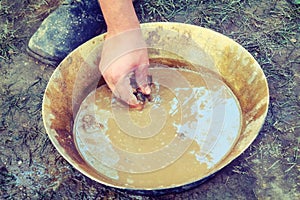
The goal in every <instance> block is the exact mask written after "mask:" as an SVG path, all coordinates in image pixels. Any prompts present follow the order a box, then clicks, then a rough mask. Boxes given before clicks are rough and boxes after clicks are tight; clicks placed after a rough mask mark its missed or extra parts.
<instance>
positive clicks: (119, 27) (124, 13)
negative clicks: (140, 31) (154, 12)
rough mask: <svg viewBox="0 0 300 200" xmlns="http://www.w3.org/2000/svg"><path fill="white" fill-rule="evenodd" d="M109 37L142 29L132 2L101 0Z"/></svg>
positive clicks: (129, 0) (128, 0)
mask: <svg viewBox="0 0 300 200" xmlns="http://www.w3.org/2000/svg"><path fill="white" fill-rule="evenodd" d="M99 3H100V6H101V10H102V13H103V16H104V19H105V22H106V24H107V32H108V35H109V36H113V35H116V34H119V33H121V32H124V31H127V30H131V29H137V28H139V27H140V25H139V21H138V18H137V16H136V14H135V10H134V7H133V3H132V0H99Z"/></svg>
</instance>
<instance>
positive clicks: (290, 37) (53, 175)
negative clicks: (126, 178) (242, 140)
mask: <svg viewBox="0 0 300 200" xmlns="http://www.w3.org/2000/svg"><path fill="white" fill-rule="evenodd" d="M58 3H59V1H55V0H50V1H42V0H39V1H27V0H22V1H19V2H9V1H6V0H3V1H1V2H0V21H1V23H0V30H1V34H0V40H1V49H0V70H1V81H0V85H1V87H0V94H1V96H0V106H1V121H0V137H1V140H0V146H1V151H0V183H1V185H0V188H1V189H0V196H1V199H117V198H118V199H299V197H300V185H299V183H300V180H299V169H300V159H299V143H300V117H299V116H300V103H299V102H300V96H299V93H300V86H299V83H300V76H299V75H300V56H299V52H300V45H299V44H300V42H299V41H300V31H299V24H300V8H299V5H298V6H297V5H293V4H291V3H290V1H285V0H271V1H258V0H256V1H250V0H237V1H231V0H222V1H213V0H210V1H186V0H158V1H149V0H140V1H139V2H138V3H137V4H136V5H135V6H136V10H137V12H138V15H139V18H140V20H141V21H142V22H151V21H178V22H184V23H190V24H195V25H200V26H203V27H207V28H211V29H213V30H216V31H218V32H220V33H222V34H225V35H227V36H229V37H231V38H232V39H234V40H235V41H237V42H239V43H240V44H241V45H242V46H244V47H245V48H246V49H247V50H248V51H249V52H250V53H251V54H252V55H253V56H254V57H255V58H256V59H257V61H258V62H259V63H260V65H261V67H262V68H263V70H264V73H265V74H266V76H267V79H268V83H269V89H270V100H271V103H270V107H269V112H268V116H267V119H266V122H265V124H264V126H263V128H262V130H261V132H260V134H259V136H258V137H257V139H256V140H255V142H254V143H253V144H252V145H251V146H250V148H248V149H247V150H246V152H245V153H244V154H243V155H241V156H240V157H239V158H237V159H236V160H235V161H234V162H232V163H231V164H230V165H228V166H227V167H226V168H224V169H223V170H221V171H220V172H218V173H217V174H216V175H215V176H214V177H213V178H211V179H210V180H208V181H207V182H205V183H204V184H202V185H200V186H199V187H197V188H195V189H192V190H189V191H186V192H183V193H180V194H169V195H165V196H161V197H145V196H137V195H131V194H126V193H124V192H120V191H115V190H113V189H111V188H108V187H105V186H103V185H101V184H98V183H96V182H94V181H92V180H90V179H89V178H87V177H85V176H84V175H82V174H81V173H79V172H78V171H77V170H75V169H74V168H73V167H72V166H70V165H69V164H68V163H67V162H66V161H65V160H64V159H63V158H62V157H61V156H60V155H59V154H58V152H57V151H56V149H55V148H54V147H53V146H52V144H51V142H50V141H49V139H48V137H47V135H46V132H45V129H44V127H43V122H42V118H41V104H42V97H43V92H44V90H45V87H46V84H47V82H48V80H49V77H50V76H51V74H52V72H53V70H54V69H53V68H51V67H49V66H46V65H44V64H42V63H39V62H37V61H36V60H34V59H32V58H30V57H29V56H28V55H27V54H26V51H25V48H26V44H27V42H28V40H29V38H30V36H31V35H32V34H33V33H34V31H35V30H36V28H37V27H38V26H39V24H40V23H41V21H42V19H43V18H45V17H46V16H47V15H48V14H49V13H50V12H51V11H52V10H53V9H55V7H56V6H57V5H58Z"/></svg>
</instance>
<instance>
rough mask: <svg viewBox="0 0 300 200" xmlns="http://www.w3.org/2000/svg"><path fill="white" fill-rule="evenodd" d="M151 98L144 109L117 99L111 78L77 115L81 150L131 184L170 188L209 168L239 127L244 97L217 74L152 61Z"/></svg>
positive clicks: (97, 167)
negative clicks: (136, 108) (233, 90)
mask: <svg viewBox="0 0 300 200" xmlns="http://www.w3.org/2000/svg"><path fill="white" fill-rule="evenodd" d="M149 70H150V74H151V75H152V78H153V87H152V97H151V98H152V99H151V101H149V102H146V104H145V108H144V109H143V110H142V111H139V110H132V109H129V108H128V107H127V106H125V105H124V104H122V103H120V102H119V101H117V100H116V99H115V98H114V97H113V95H112V93H111V91H110V90H109V89H108V87H107V86H106V85H102V86H100V87H99V88H97V89H96V90H94V91H92V92H91V93H90V94H89V95H88V96H87V97H86V98H85V99H84V101H83V102H82V104H81V106H80V108H79V111H78V113H77V115H76V118H75V121H74V128H73V130H74V131H73V132H74V139H75V143H76V147H77V150H78V152H79V153H80V155H81V157H82V158H83V159H84V160H85V161H86V163H88V165H89V166H90V167H92V168H94V169H95V170H96V171H97V172H98V173H99V174H100V175H102V176H105V177H107V178H108V180H109V181H110V182H111V183H112V184H114V182H115V183H117V184H118V185H123V186H124V187H126V188H166V187H174V186H180V185H184V184H187V183H191V182H193V181H196V180H199V179H201V178H203V177H205V176H207V175H209V174H210V173H211V171H213V170H214V169H215V166H216V165H217V164H218V163H220V162H221V161H222V159H224V158H225V157H226V156H227V155H228V153H229V152H230V151H231V149H232V147H233V146H234V145H235V143H236V141H237V139H238V138H239V135H240V131H241V122H242V114H241V109H240V105H239V102H238V100H237V98H236V97H235V95H234V94H233V92H232V91H231V90H230V88H229V87H228V86H227V85H226V84H225V83H224V82H223V81H222V79H220V78H219V77H218V76H215V75H214V74H213V73H204V74H201V73H197V72H194V71H191V70H187V69H181V68H171V67H153V68H150V69H149Z"/></svg>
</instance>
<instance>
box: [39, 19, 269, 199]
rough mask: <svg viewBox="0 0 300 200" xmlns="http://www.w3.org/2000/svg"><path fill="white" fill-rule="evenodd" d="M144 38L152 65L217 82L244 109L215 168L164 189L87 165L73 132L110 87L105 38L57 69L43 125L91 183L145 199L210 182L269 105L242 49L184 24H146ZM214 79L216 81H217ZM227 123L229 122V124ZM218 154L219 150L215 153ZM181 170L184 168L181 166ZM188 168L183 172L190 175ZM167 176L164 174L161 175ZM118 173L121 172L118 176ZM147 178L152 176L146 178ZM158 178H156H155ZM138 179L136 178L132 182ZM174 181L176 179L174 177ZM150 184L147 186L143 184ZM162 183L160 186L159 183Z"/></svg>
mask: <svg viewBox="0 0 300 200" xmlns="http://www.w3.org/2000/svg"><path fill="white" fill-rule="evenodd" d="M142 30H143V35H144V38H145V40H146V43H147V45H148V47H149V57H150V62H151V63H156V64H157V63H159V64H164V65H168V66H175V67H177V68H179V69H181V68H184V69H188V70H190V71H193V72H197V73H200V74H210V75H211V76H210V77H218V80H220V81H221V82H222V83H225V84H226V87H228V89H229V90H230V91H231V93H232V94H233V95H234V96H235V97H236V99H237V101H238V104H239V112H240V123H239V125H240V127H239V129H238V134H236V138H233V139H232V140H234V141H233V142H231V143H230V144H231V146H229V147H230V149H229V148H228V149H227V150H228V152H225V153H224V154H222V157H220V158H219V160H218V161H217V162H214V165H213V166H211V167H209V168H207V169H206V170H205V171H202V172H199V173H197V174H199V175H197V176H195V177H194V178H193V179H187V180H186V181H182V182H176V183H173V184H172V181H168V182H167V183H166V184H165V185H162V184H161V183H158V184H157V185H156V184H155V181H154V183H153V184H150V185H149V184H148V185H147V184H146V185H142V184H137V185H135V182H133V181H132V180H133V179H134V178H135V179H138V178H139V177H140V178H141V179H145V180H146V179H147V180H149V179H151V178H153V179H157V180H158V179H159V178H160V177H161V178H162V179H167V178H168V177H163V176H161V174H164V173H163V172H162V173H161V174H160V173H156V175H155V173H154V174H151V173H149V172H145V174H146V175H145V176H144V175H141V173H142V172H138V173H133V174H131V173H130V171H126V170H125V173H124V172H123V175H122V176H123V178H124V177H125V179H126V178H127V179H126V180H129V182H128V183H127V184H124V182H122V181H118V178H115V179H114V178H112V177H110V176H108V175H107V174H105V173H104V174H103V173H101V171H99V169H97V168H95V166H93V165H91V163H89V162H88V161H87V157H88V156H89V155H84V154H83V152H80V150H81V149H80V148H78V143H77V142H78V141H77V142H76V138H74V137H76V134H74V130H73V126H74V121H75V119H76V115H77V113H78V110H79V109H80V105H81V103H82V102H83V101H84V99H85V98H86V97H87V96H88V95H89V94H90V93H91V92H92V91H94V90H95V88H97V87H99V86H102V85H103V84H105V82H104V81H103V79H102V78H101V74H100V73H99V72H98V63H99V61H100V59H101V58H100V55H101V53H100V52H101V49H102V45H103V41H104V38H105V34H103V35H100V36H98V37H95V38H93V39H91V40H90V41H88V42H86V43H84V44H83V45H81V46H80V47H78V48H77V49H76V50H74V51H73V52H72V53H71V54H70V55H68V56H67V57H66V58H65V59H64V60H63V61H62V63H61V64H60V65H59V66H58V67H57V68H56V70H55V71H54V73H53V75H52V76H51V78H50V81H49V83H48V85H47V88H46V91H45V94H44V99H43V110H42V113H43V121H44V126H45V129H46V131H47V134H48V136H49V138H50V140H51V141H52V143H53V145H54V146H55V147H56V149H57V150H58V151H59V153H60V154H61V155H62V156H63V157H64V158H65V159H66V160H67V161H68V162H69V163H70V164H71V165H72V166H73V167H74V168H76V169H77V170H79V171H80V172H81V173H83V174H84V175H86V176H87V177H89V178H91V179H93V180H95V181H97V182H99V183H102V184H104V185H107V186H111V187H114V188H118V189H125V190H129V191H133V192H136V193H140V194H163V193H167V192H174V191H175V192H178V191H182V190H183V189H189V188H191V187H194V186H196V185H198V184H199V183H201V182H203V181H204V180H206V179H207V178H208V177H210V176H211V175H213V174H214V173H216V172H217V171H218V170H220V169H222V168H223V167H224V166H226V165H227V164H229V163H230V162H231V161H232V160H234V159H235V158H237V157H238V156H239V155H240V154H241V153H242V152H243V151H245V149H247V148H248V147H249V145H250V144H251V143H252V142H253V140H254V139H255V138H256V136H257V135H258V133H259V131H260V128H261V127H262V125H263V123H264V120H265V117H266V114H267V110H268V104H269V91H268V85H267V81H266V77H265V75H264V73H263V71H262V69H261V68H260V66H259V64H258V63H257V62H256V61H255V59H254V58H253V57H252V56H251V55H250V53H249V52H247V51H246V50H245V49H244V48H243V47H242V46H240V45H239V44H237V43H236V42H234V41H233V40H231V39H229V38H228V37H226V36H224V35H221V34H219V33H217V32H214V31H212V30H209V29H205V28H202V27H198V26H193V25H187V24H181V23H147V24H142ZM212 74H213V75H212ZM224 123H226V121H225V122H224ZM215 148H216V149H217V148H218V146H217V147H215ZM178 166H179V167H180V165H178ZM187 168H188V165H185V166H183V167H182V169H181V170H187ZM161 170H163V169H161ZM116 173H118V170H116ZM147 173H148V174H147ZM155 176H157V177H155ZM132 177H133V178H132ZM169 178H170V179H171V177H169ZM144 182H145V181H144ZM157 182H159V181H157Z"/></svg>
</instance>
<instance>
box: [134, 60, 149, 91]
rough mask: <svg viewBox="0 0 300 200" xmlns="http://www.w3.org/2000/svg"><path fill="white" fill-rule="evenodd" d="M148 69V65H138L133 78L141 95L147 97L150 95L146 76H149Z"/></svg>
mask: <svg viewBox="0 0 300 200" xmlns="http://www.w3.org/2000/svg"><path fill="white" fill-rule="evenodd" d="M148 67H149V63H146V64H143V65H140V66H139V67H137V68H136V70H135V78H136V82H137V84H138V87H139V88H140V89H141V91H142V93H144V94H147V95H148V94H150V93H151V88H150V86H149V81H148V74H149V71H148Z"/></svg>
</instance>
